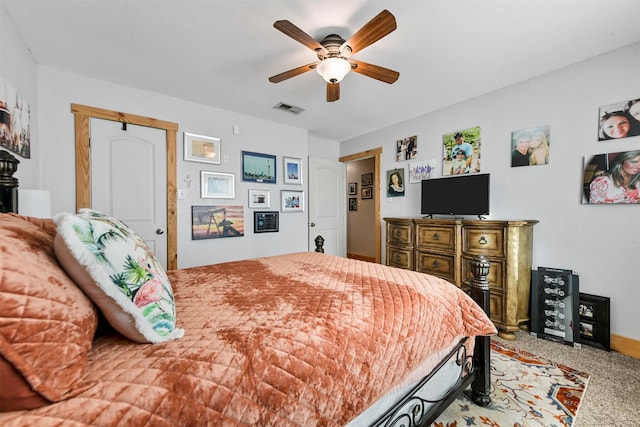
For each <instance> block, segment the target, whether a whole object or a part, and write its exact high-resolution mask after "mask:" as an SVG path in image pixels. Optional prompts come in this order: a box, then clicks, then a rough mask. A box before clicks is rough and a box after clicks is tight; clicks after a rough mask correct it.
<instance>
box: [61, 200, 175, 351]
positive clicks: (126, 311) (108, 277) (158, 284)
mask: <svg viewBox="0 0 640 427" xmlns="http://www.w3.org/2000/svg"><path fill="white" fill-rule="evenodd" d="M54 221H55V222H56V226H57V231H58V234H57V235H56V239H55V242H54V249H55V253H56V257H57V258H58V261H59V262H60V264H61V265H62V267H63V268H64V269H65V271H66V272H67V274H69V276H71V277H72V278H73V279H74V281H75V282H76V284H77V285H78V286H79V287H80V288H82V290H83V291H84V292H85V293H86V294H87V295H88V296H89V298H91V300H93V302H94V303H95V304H96V305H97V306H98V307H99V308H100V310H101V311H102V313H103V314H104V316H105V318H106V319H107V321H108V322H109V323H110V324H111V326H113V327H114V328H115V329H116V330H117V331H118V332H120V333H121V334H123V335H124V336H126V337H128V338H129V339H131V340H133V341H136V342H141V343H160V342H164V341H168V340H172V339H176V338H180V337H181V336H182V335H183V334H184V331H183V330H182V329H177V328H176V309H175V301H174V297H173V290H172V288H171V283H170V282H169V279H168V278H167V274H166V272H165V270H164V268H163V267H162V265H160V263H159V262H158V260H157V259H156V257H155V255H154V254H153V253H152V252H151V250H150V249H149V247H148V246H147V244H146V243H145V242H144V241H143V240H142V239H141V238H140V237H139V236H138V235H136V234H135V232H134V231H133V230H131V229H130V228H129V227H128V226H127V225H126V224H125V223H123V222H122V221H119V220H117V219H115V218H112V217H110V216H107V215H104V214H102V213H100V212H97V211H95V210H92V209H81V210H80V212H79V213H78V215H73V214H70V213H60V214H58V215H56V216H55V218H54Z"/></svg>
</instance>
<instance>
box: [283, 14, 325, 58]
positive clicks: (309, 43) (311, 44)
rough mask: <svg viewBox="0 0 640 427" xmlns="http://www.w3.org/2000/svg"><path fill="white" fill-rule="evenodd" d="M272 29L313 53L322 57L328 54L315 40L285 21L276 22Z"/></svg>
mask: <svg viewBox="0 0 640 427" xmlns="http://www.w3.org/2000/svg"><path fill="white" fill-rule="evenodd" d="M273 27H274V28H275V29H277V30H280V31H282V32H283V33H284V34H286V35H287V36H289V37H291V38H292V39H294V40H295V41H297V42H299V43H302V44H303V45H305V46H306V47H308V48H309V49H311V50H313V51H315V52H318V53H322V54H323V55H327V54H328V52H327V50H326V49H325V48H324V46H322V45H321V44H320V43H319V42H318V41H317V40H316V39H314V38H313V37H311V36H310V35H309V34H307V33H305V32H304V31H302V30H301V29H300V28H298V27H296V26H295V25H294V24H292V23H291V22H289V21H287V20H282V21H276V22H274V23H273Z"/></svg>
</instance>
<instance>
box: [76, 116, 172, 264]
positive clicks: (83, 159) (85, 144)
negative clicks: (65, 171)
mask: <svg viewBox="0 0 640 427" xmlns="http://www.w3.org/2000/svg"><path fill="white" fill-rule="evenodd" d="M71 112H72V113H73V114H74V118H75V144H76V147H75V148H76V211H78V210H80V209H81V208H90V207H91V152H90V146H91V141H90V136H91V131H90V129H89V120H90V119H91V118H96V119H104V120H112V121H115V122H121V123H126V124H131V125H138V126H147V127H152V128H157V129H163V130H164V131H165V134H166V150H167V269H168V270H175V269H176V268H178V239H177V237H178V234H177V230H178V217H177V216H178V214H177V212H178V209H177V197H176V191H177V190H176V188H177V187H176V141H177V133H178V124H177V123H172V122H167V121H164V120H157V119H153V118H150V117H143V116H138V115H135V114H127V113H121V112H118V111H111V110H105V109H102V108H96V107H89V106H87V105H80V104H71Z"/></svg>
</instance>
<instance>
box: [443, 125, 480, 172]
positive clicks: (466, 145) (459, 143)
mask: <svg viewBox="0 0 640 427" xmlns="http://www.w3.org/2000/svg"><path fill="white" fill-rule="evenodd" d="M443 144H444V158H443V162H442V175H443V176H444V175H462V174H467V173H478V172H480V145H481V138H480V127H479V126H476V127H474V128H469V129H464V130H459V131H456V132H451V133H447V134H444V135H443Z"/></svg>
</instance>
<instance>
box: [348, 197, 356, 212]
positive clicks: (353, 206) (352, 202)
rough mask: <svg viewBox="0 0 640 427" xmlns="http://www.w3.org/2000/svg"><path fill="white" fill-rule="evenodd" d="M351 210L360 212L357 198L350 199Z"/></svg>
mask: <svg viewBox="0 0 640 427" xmlns="http://www.w3.org/2000/svg"><path fill="white" fill-rule="evenodd" d="M349 210H350V211H357V210H358V198H357V197H349Z"/></svg>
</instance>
